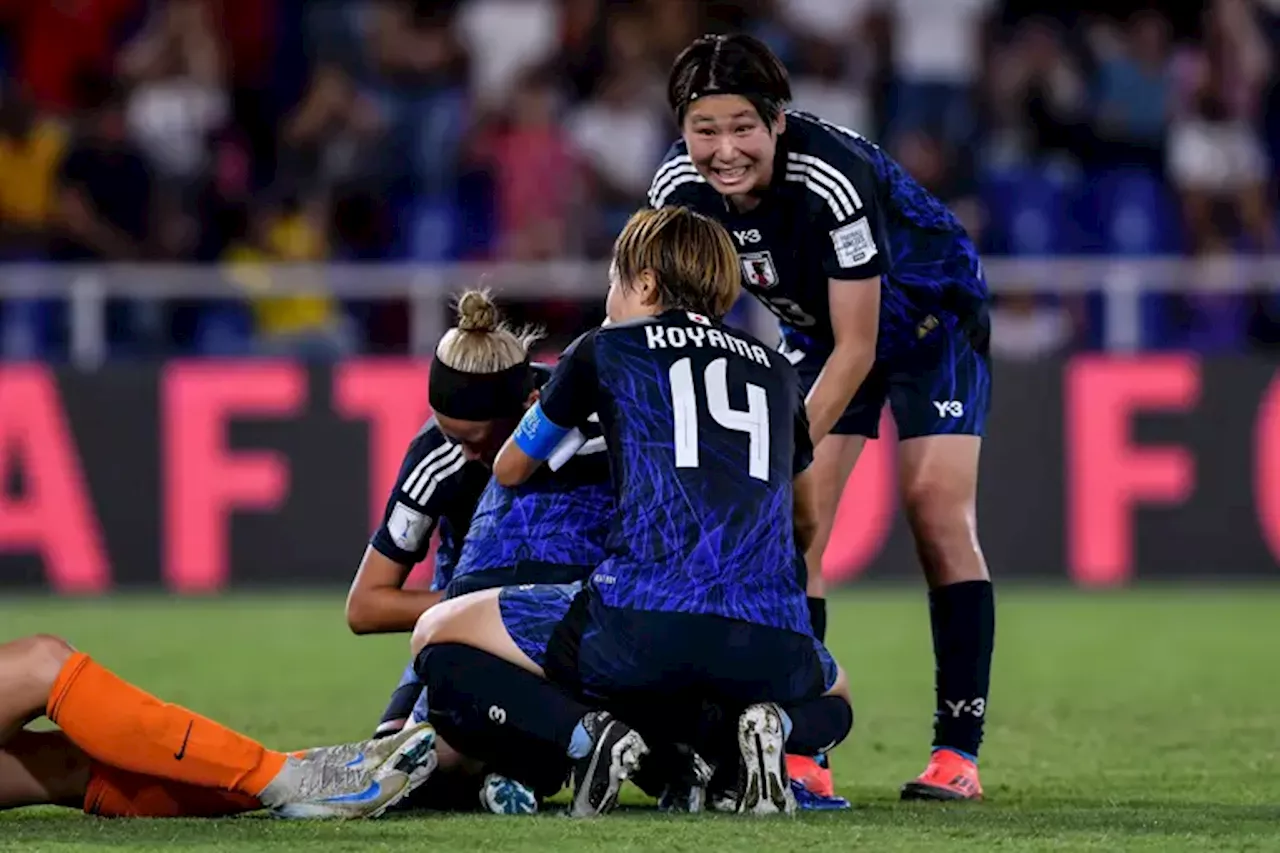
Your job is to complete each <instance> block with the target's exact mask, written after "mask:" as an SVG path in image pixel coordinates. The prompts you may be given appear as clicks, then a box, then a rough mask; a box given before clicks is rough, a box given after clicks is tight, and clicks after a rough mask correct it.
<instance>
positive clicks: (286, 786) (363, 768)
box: [260, 725, 436, 820]
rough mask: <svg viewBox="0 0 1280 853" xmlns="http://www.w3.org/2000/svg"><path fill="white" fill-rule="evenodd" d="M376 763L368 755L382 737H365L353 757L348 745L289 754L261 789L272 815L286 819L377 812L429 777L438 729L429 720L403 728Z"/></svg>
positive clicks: (360, 815) (380, 745)
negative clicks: (360, 754)
mask: <svg viewBox="0 0 1280 853" xmlns="http://www.w3.org/2000/svg"><path fill="white" fill-rule="evenodd" d="M386 740H394V741H396V742H397V748H396V749H395V750H394V751H393V752H392V753H391V754H390V755H388V756H386V757H384V758H383V760H382V761H381V762H380V763H374V762H373V761H371V760H370V759H369V756H370V755H371V754H373V753H374V750H375V748H378V750H379V751H380V752H381V751H382V748H383V746H384V743H385V741H367V742H366V745H365V746H366V748H365V749H364V750H361V751H360V752H363V754H364V755H363V757H362V758H359V759H358V760H357V757H356V756H352V755H350V753H349V751H343V750H333V751H331V752H328V753H326V752H324V751H319V752H313V754H312V756H311V757H303V758H296V757H293V756H290V757H289V758H288V759H287V761H286V763H285V767H284V769H283V770H282V771H281V772H280V774H279V775H278V776H276V778H275V779H274V780H272V782H271V784H270V785H268V786H267V788H266V790H264V791H263V792H262V794H261V795H260V799H261V800H262V804H263V805H264V806H266V807H267V808H269V809H270V810H271V812H272V814H273V815H274V816H276V817H280V818H286V819H290V820H326V819H329V820H332V819H352V818H376V817H379V816H381V815H382V814H383V813H384V812H386V810H387V809H389V808H391V807H392V806H394V805H396V804H397V803H399V802H400V801H401V800H403V799H404V798H405V797H407V796H409V794H411V793H413V791H414V790H416V789H417V788H418V787H419V786H420V785H422V784H423V783H424V782H426V781H427V779H428V778H429V777H430V776H431V773H432V772H433V771H434V770H435V769H436V750H435V740H436V733H435V729H433V728H432V727H431V726H429V725H422V726H418V727H416V728H413V729H412V730H409V731H406V732H402V733H401V734H400V735H397V736H396V737H395V738H387V739H386Z"/></svg>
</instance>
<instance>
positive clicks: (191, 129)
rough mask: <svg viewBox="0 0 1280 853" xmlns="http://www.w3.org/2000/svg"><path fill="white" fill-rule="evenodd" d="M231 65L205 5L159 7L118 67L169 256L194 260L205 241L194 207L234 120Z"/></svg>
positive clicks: (198, 0) (180, 1) (176, 1)
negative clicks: (221, 136) (217, 142)
mask: <svg viewBox="0 0 1280 853" xmlns="http://www.w3.org/2000/svg"><path fill="white" fill-rule="evenodd" d="M226 65H227V61H226V57H225V56H224V51H223V48H222V45H221V43H220V40H219V38H218V37H217V35H216V33H215V32H214V25H213V20H212V12H211V10H210V8H209V6H208V4H207V3H206V2H205V0H169V2H168V3H166V4H165V5H163V6H159V7H157V8H156V9H155V11H154V12H153V14H152V15H151V17H150V18H149V19H148V21H147V23H146V25H145V27H144V28H143V30H142V31H141V32H140V33H139V34H138V35H137V36H136V37H135V38H134V39H133V40H132V41H131V42H129V43H128V44H127V45H126V46H125V47H124V49H123V51H122V52H121V54H120V57H119V59H118V61H117V66H118V69H119V72H120V76H121V79H122V81H123V82H124V83H125V84H127V85H128V86H129V95H128V105H127V108H126V119H127V122H128V128H129V136H130V138H131V139H132V140H133V142H134V143H135V144H136V145H137V146H138V148H139V149H140V150H141V151H142V153H143V154H144V155H145V156H146V158H147V163H148V166H149V168H150V170H151V172H152V174H153V175H154V176H155V178H156V193H155V198H154V201H155V205H156V216H155V221H156V223H157V230H158V234H157V242H158V244H159V245H160V246H162V247H163V251H164V254H166V255H170V256H188V257H189V256H190V255H192V254H193V253H195V251H196V246H197V244H198V243H199V242H200V240H201V234H200V232H201V223H200V222H199V221H198V219H197V217H196V214H197V210H196V207H197V202H198V199H199V197H200V194H201V193H202V192H203V190H204V185H205V183H206V181H207V180H208V178H209V173H210V168H211V165H212V157H213V153H212V149H211V145H210V143H211V141H212V139H213V137H214V135H215V134H216V133H217V132H218V131H220V130H221V129H222V128H223V127H224V126H225V124H226V122H227V120H228V118H229V116H230V98H229V96H228V92H227V89H226V82H225V78H226Z"/></svg>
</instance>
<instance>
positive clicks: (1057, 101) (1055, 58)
mask: <svg viewBox="0 0 1280 853" xmlns="http://www.w3.org/2000/svg"><path fill="white" fill-rule="evenodd" d="M1085 91H1086V89H1085V83H1084V79H1083V77H1082V75H1081V73H1080V71H1079V68H1078V64H1077V62H1076V60H1075V58H1074V57H1072V56H1071V55H1070V54H1069V53H1068V52H1067V50H1066V49H1065V47H1064V46H1063V43H1062V39H1061V36H1060V34H1059V32H1058V30H1057V29H1056V27H1055V26H1054V25H1053V24H1051V23H1050V22H1047V21H1042V20H1032V21H1030V22H1028V23H1026V24H1023V25H1022V26H1021V27H1020V28H1019V29H1018V31H1017V32H1015V33H1014V36H1013V38H1012V40H1011V41H1010V42H1009V43H1008V44H1006V45H1003V46H1001V47H1000V48H999V49H998V50H997V51H996V53H995V56H994V57H993V59H992V68H991V72H990V74H989V75H988V77H987V80H986V96H987V99H988V101H989V112H990V127H989V129H988V141H987V144H988V146H989V147H990V149H991V150H990V151H989V152H988V155H989V156H990V157H991V158H992V159H994V160H997V161H1001V162H1026V161H1032V162H1042V161H1044V160H1045V159H1046V158H1047V157H1048V156H1049V155H1054V154H1056V155H1062V154H1071V153H1073V152H1078V150H1079V144H1080V141H1081V140H1080V127H1081V123H1082V122H1083V121H1084V118H1085V107H1086V103H1085Z"/></svg>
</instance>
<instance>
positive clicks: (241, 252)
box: [223, 197, 351, 357]
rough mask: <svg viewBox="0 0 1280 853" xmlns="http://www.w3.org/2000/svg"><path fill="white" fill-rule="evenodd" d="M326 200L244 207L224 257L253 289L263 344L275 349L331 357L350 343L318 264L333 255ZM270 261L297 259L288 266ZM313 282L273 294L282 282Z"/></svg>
mask: <svg viewBox="0 0 1280 853" xmlns="http://www.w3.org/2000/svg"><path fill="white" fill-rule="evenodd" d="M325 215H326V211H325V209H324V205H323V202H321V201H317V200H315V199H308V200H307V203H304V201H303V200H302V199H299V198H295V197H290V198H285V199H282V200H281V201H280V203H278V204H277V205H273V206H271V207H270V208H268V209H266V210H262V211H259V212H256V213H251V212H249V211H247V210H245V211H242V212H241V216H242V217H243V218H241V219H240V221H239V222H238V226H239V227H238V228H237V231H238V234H237V238H238V239H235V240H234V241H233V242H232V243H231V245H230V246H229V247H228V248H227V251H226V254H225V256H224V258H223V260H224V262H225V264H226V266H227V274H228V276H229V277H230V278H231V279H232V280H233V281H235V282H236V283H237V284H239V285H240V286H241V287H243V288H244V289H245V290H246V291H248V292H249V293H250V294H252V300H253V314H254V324H255V329H256V331H257V333H258V344H259V349H260V350H261V351H263V352H266V353H270V354H289V355H300V356H310V357H331V356H336V355H340V354H341V353H343V352H346V351H348V350H349V349H350V347H351V340H350V329H349V328H348V327H347V324H346V322H345V318H343V317H342V315H341V312H340V310H339V308H338V305H337V303H336V301H335V300H334V299H333V298H332V297H330V296H328V295H326V294H325V293H324V282H323V281H322V280H320V279H319V277H318V276H317V274H316V272H315V271H314V268H312V267H310V266H306V265H309V264H316V263H318V262H320V261H323V260H324V259H325V258H326V257H327V255H328V251H329V249H328V235H327V233H326V228H325V222H324V217H325ZM271 263H283V264H297V265H299V266H296V267H293V268H291V269H288V270H279V269H272V268H271V267H270V266H269V265H270V264H271ZM281 281H284V282H287V283H288V284H290V285H299V284H306V283H314V286H315V292H314V293H301V294H299V293H295V294H290V295H271V289H272V287H273V285H274V284H275V283H277V282H281Z"/></svg>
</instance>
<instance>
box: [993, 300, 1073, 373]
mask: <svg viewBox="0 0 1280 853" xmlns="http://www.w3.org/2000/svg"><path fill="white" fill-rule="evenodd" d="M1075 337H1076V318H1075V316H1073V314H1072V312H1071V311H1070V310H1069V309H1068V308H1066V307H1065V306H1063V305H1061V304H1058V303H1057V302H1054V301H1046V300H1043V299H1037V298H1036V297H1035V296H1033V295H1031V294H1025V293H1007V294H1002V295H1001V296H999V297H998V298H997V299H996V300H994V304H993V305H992V308H991V352H992V353H993V354H994V355H997V356H1001V357H1003V358H1007V359H1011V360H1012V359H1016V360H1018V361H1031V360H1034V359H1038V358H1048V357H1051V356H1055V355H1060V354H1062V353H1063V352H1065V351H1066V350H1067V349H1069V348H1070V347H1071V345H1072V343H1073V342H1074V341H1075Z"/></svg>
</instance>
